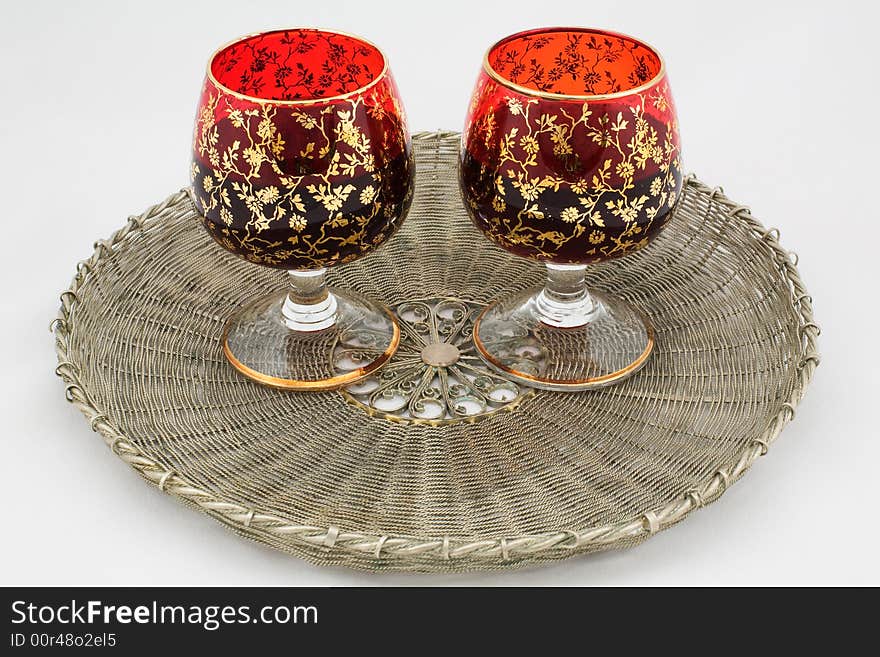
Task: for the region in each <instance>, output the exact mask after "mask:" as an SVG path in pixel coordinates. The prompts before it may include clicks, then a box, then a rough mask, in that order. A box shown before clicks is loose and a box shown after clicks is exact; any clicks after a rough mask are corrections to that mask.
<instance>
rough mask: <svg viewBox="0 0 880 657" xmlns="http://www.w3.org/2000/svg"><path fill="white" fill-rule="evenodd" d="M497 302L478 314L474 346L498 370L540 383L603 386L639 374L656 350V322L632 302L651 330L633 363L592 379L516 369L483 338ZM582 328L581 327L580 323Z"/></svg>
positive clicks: (576, 387) (582, 387) (559, 387)
mask: <svg viewBox="0 0 880 657" xmlns="http://www.w3.org/2000/svg"><path fill="white" fill-rule="evenodd" d="M495 303H497V302H493V303H490V304H489V305H487V306H486V307H485V308H484V309H483V312H481V313H480V315H479V317H477V319H476V321H475V322H474V333H473V339H474V346H475V347H476V348H477V351H478V352H479V353H480V355H481V356H482V357H483V358H484V359H485V361H486V362H487V363H488V364H489V365H490V366H491V367H493V368H495V369H496V371H499V372H503V373H505V374H508V375H510V376H512V377H514V378H516V379H519V380H521V381H532V382H534V383H536V384H544V385H547V386H553V387H554V389H556V390H564V389H569V390H586V389H589V388H594V387H595V388H601V387H602V386H606V385H610V384H612V383H614V382H616V381H620V380H621V379H625V378H627V377H628V376H630V375H632V374H635V373H636V372H637V371H639V370H640V369H641V368H642V366H644V365H645V363H647V362H648V357H649V356H650V355H651V352H652V351H654V345H655V344H656V339H655V333H654V325H653V324H652V323H651V320H649V319H648V316H647V315H646V314H645V313H643V312H642V311H641V310H639V309H638V308H636V307H635V306H631V307H632V309H633V310H634V311H635V312H636V314H637V315H638V317H639V319H641V320H642V322H643V323H644V325H645V330H646V331H647V334H648V335H647V337H648V343H647V345H646V346H645V349H644V351H642V353H641V354H639V356H638V357H637V358H636V359H635V360H633V361H632V362H631V363H630V364H629V365H627V366H626V367H623V368H621V369H619V370H617V371H615V372H609V373H608V374H603V375H602V376H597V377H593V378H590V379H548V378H544V377H540V376H534V375H532V374H527V373H526V372H520V371H518V370H515V369H512V368H510V367H508V366H506V365H504V364H502V363H501V362H499V361H498V360H496V359H495V358H494V357H493V356H492V354H491V352H490V351H489V350H488V349H486V345H484V344H483V341H482V340H480V324H481V323H482V321H483V317H484V316H485V315H486V313H487V312H489V311H490V310H491V309H492V308H493V307H494V306H495ZM547 328H548V329H552V330H554V331H569V330H571V329H567V328H561V327H556V326H548V327H547ZM578 328H579V327H578Z"/></svg>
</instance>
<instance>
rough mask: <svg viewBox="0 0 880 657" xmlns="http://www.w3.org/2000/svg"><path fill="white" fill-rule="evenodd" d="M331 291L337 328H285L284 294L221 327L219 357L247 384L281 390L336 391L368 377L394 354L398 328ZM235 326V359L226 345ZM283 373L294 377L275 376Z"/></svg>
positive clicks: (375, 307) (370, 306) (375, 310)
mask: <svg viewBox="0 0 880 657" xmlns="http://www.w3.org/2000/svg"><path fill="white" fill-rule="evenodd" d="M332 292H333V294H334V296H336V299H337V302H338V304H339V309H338V318H337V323H336V324H335V325H333V326H331V327H329V328H326V329H323V330H321V331H314V332H305V331H292V330H290V329H287V328H286V326H285V325H284V323H283V322H284V320H283V316H282V313H281V304H282V303H283V300H284V298H285V297H286V294H287V292H286V291H282V292H276V293H274V294H270V295H267V296H265V297H261V298H260V299H257V300H256V301H253V302H251V303H250V304H248V305H247V306H245V307H243V308H242V309H240V310H239V311H237V312H236V313H235V314H233V315H232V316H231V317H230V318H229V320H228V321H227V322H226V326H225V327H224V329H223V339H222V342H223V355H224V356H226V359H227V360H228V361H229V363H230V364H231V365H232V366H233V367H234V368H235V369H236V370H238V371H239V372H241V373H242V374H243V375H244V376H246V377H248V378H249V379H252V380H254V381H256V382H258V383H260V384H262V385H265V386H269V387H272V388H279V389H282V390H294V391H307V392H322V391H328V390H337V389H339V388H342V387H345V386H348V385H352V384H354V383H357V382H358V381H360V380H362V379H364V378H366V377H368V376H369V375H370V374H372V373H373V372H375V371H376V370H378V369H379V368H380V367H382V366H383V365H385V364H386V363H387V362H388V361H389V360H390V358H391V357H392V356H393V355H394V353H395V352H396V351H397V348H398V346H399V344H400V325H399V324H398V323H397V320H396V319H395V317H394V315H392V314H391V313H390V312H389V311H388V309H386V308H384V307H383V306H381V305H379V304H375V303H373V302H371V301H369V300H367V299H364V298H363V297H360V296H357V295H354V294H352V293H350V292H347V291H340V290H333V291H332ZM377 320H378V321H377ZM236 327H242V330H241V331H239V332H238V335H237V336H236V337H235V341H236V342H237V343H238V355H236V349H235V348H234V347H233V346H232V345H231V344H230V342H231V339H230V335H231V333H232V332H233V330H234V329H235V328H236ZM248 332H249V333H250V334H251V335H252V336H253V337H249V336H248ZM285 342H286V344H284V343H285ZM243 351H245V352H249V353H248V356H245V355H244V354H242V352H243ZM282 351H283V355H280V354H281V352H282ZM244 360H249V361H250V363H249V364H248V363H245V362H244ZM257 361H259V362H261V363H262V364H263V367H262V368H259V369H258V365H257ZM357 363H363V364H362V365H360V366H357ZM261 369H262V370H263V371H261ZM285 369H287V370H288V371H289V372H290V373H292V374H295V375H296V376H279V374H281V371H282V370H285ZM266 370H269V371H266Z"/></svg>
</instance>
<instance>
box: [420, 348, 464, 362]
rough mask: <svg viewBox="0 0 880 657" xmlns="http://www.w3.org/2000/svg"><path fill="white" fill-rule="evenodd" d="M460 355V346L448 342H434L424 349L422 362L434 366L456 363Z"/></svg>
mask: <svg viewBox="0 0 880 657" xmlns="http://www.w3.org/2000/svg"><path fill="white" fill-rule="evenodd" d="M460 356H461V352H460V351H459V350H458V347H456V346H455V345H454V344H449V343H448V342H432V343H431V344H429V345H427V346H426V347H425V348H424V349H422V362H423V363H424V364H425V365H432V366H434V367H449V366H450V365H455V364H456V363H457V362H458V359H459V357H460Z"/></svg>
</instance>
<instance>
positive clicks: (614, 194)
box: [461, 28, 682, 264]
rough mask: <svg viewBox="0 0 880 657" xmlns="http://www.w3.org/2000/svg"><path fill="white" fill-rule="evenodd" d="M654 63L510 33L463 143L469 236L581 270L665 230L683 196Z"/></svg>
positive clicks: (671, 121)
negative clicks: (477, 232) (478, 234)
mask: <svg viewBox="0 0 880 657" xmlns="http://www.w3.org/2000/svg"><path fill="white" fill-rule="evenodd" d="M681 184H682V176H681V159H680V155H679V136H678V122H677V120H676V115H675V107H674V105H673V101H672V95H671V93H670V89H669V82H668V80H667V77H666V72H665V70H664V68H663V63H662V59H661V58H660V56H659V55H658V54H657V53H656V52H655V51H654V50H652V49H651V48H649V47H648V46H646V45H645V44H643V43H641V42H639V41H637V40H635V39H633V38H631V37H627V36H624V35H619V34H613V33H610V32H605V31H601V30H591V29H579V28H550V29H542V30H533V31H530V32H523V33H520V34H516V35H513V36H510V37H507V38H506V39H503V40H502V41H500V42H498V43H497V44H495V45H494V46H493V47H492V48H491V49H490V50H489V52H488V53H487V55H486V58H485V60H484V64H483V69H482V71H481V72H480V75H479V78H478V80H477V84H476V87H475V89H474V93H473V96H472V100H471V104H470V108H469V111H468V115H467V120H466V124H465V132H464V135H463V137H462V151H461V186H462V192H463V196H464V199H465V202H466V204H467V206H468V208H469V210H470V213H471V216H472V218H473V220H474V222H475V223H476V224H477V226H478V227H479V228H480V229H481V230H482V231H483V232H484V233H485V234H486V235H488V236H489V237H490V238H491V239H492V240H493V241H495V242H496V243H498V244H499V245H500V246H502V247H504V248H506V249H508V250H510V251H513V252H515V253H517V254H519V255H522V256H525V257H529V258H535V259H539V260H543V261H547V262H553V263H559V264H589V263H593V262H598V261H602V260H607V259H610V258H614V257H618V256H621V255H624V254H627V253H630V252H632V251H634V250H636V249H638V248H641V247H643V246H645V245H646V244H648V242H649V241H650V240H651V239H653V238H654V237H655V236H656V235H657V233H659V232H660V230H662V228H663V227H664V225H665V224H666V222H667V221H668V219H669V218H670V216H671V211H672V208H673V207H674V206H675V203H676V200H677V199H678V197H679V195H680V193H681Z"/></svg>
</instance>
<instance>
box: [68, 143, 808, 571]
mask: <svg viewBox="0 0 880 657" xmlns="http://www.w3.org/2000/svg"><path fill="white" fill-rule="evenodd" d="M414 143H415V150H416V156H417V191H416V196H415V201H414V204H413V208H412V211H411V213H410V215H409V218H408V219H407V221H406V223H405V224H404V227H403V228H402V229H401V230H400V232H399V233H398V234H397V235H396V236H395V237H394V238H393V239H391V240H390V241H389V242H388V243H387V244H386V245H384V246H383V247H382V248H381V249H379V251H378V252H377V253H375V254H374V255H371V256H369V257H367V258H365V259H363V260H361V261H358V262H355V263H352V264H350V265H347V266H345V267H341V268H338V269H337V270H333V271H332V279H333V281H334V282H335V283H336V284H337V285H341V286H345V287H349V288H352V289H354V290H357V291H358V292H361V293H364V294H368V295H371V296H372V297H374V298H377V299H379V300H381V301H383V302H385V303H386V304H388V305H389V306H392V307H393V308H395V309H396V310H397V311H398V312H399V313H400V314H401V315H402V316H403V319H404V329H405V330H404V339H403V345H402V347H401V351H400V354H399V355H398V356H396V358H397V364H398V369H397V374H395V373H394V368H393V367H392V366H394V365H395V361H392V363H391V364H390V365H389V366H388V367H389V368H391V369H390V370H389V372H391V373H390V374H389V373H386V374H385V375H384V378H382V379H380V380H378V382H374V387H375V385H379V384H382V385H385V384H388V389H389V390H397V391H398V393H400V391H403V393H404V396H406V395H410V396H412V395H416V396H418V397H419V400H420V403H418V404H415V405H414V406H408V407H405V408H402V409H394V408H389V407H388V401H389V399H392V398H393V397H394V395H388V394H379V395H376V394H373V393H375V390H374V391H372V392H371V391H370V390H365V389H358V390H355V391H354V392H330V393H317V394H302V393H301V394H297V393H290V392H283V391H278V390H272V389H269V388H265V387H261V386H259V385H257V384H254V383H252V382H251V381H249V380H247V379H245V378H243V377H242V376H241V375H239V374H238V373H237V372H236V371H235V370H233V369H232V368H231V367H230V366H229V365H228V364H227V363H226V361H225V359H224V357H223V355H222V352H221V346H220V335H221V331H222V329H223V324H224V320H225V318H226V317H227V316H228V315H229V314H230V313H231V312H232V311H234V310H235V309H236V308H237V307H239V306H240V305H241V304H242V303H243V302H244V301H246V300H247V299H249V298H251V297H253V296H254V295H256V294H258V293H262V292H265V291H268V290H271V289H273V288H278V287H280V286H282V285H283V284H284V274H283V272H277V271H273V270H270V269H267V268H261V267H256V266H253V265H249V264H247V263H245V262H243V261H240V260H238V259H236V258H235V257H233V256H231V255H229V254H227V253H226V252H225V251H223V250H222V249H220V248H219V247H217V246H215V244H214V243H213V242H212V241H211V239H210V237H209V236H208V235H207V233H206V232H205V231H204V229H203V228H202V227H201V226H200V225H199V223H198V222H197V221H196V219H195V214H194V210H193V208H192V206H191V204H190V201H189V200H188V199H187V197H186V195H185V194H183V193H178V194H175V195H173V196H171V197H170V198H169V199H167V200H166V201H164V202H163V203H160V204H159V205H157V206H155V207H153V208H150V209H149V210H147V212H145V213H144V214H142V215H140V216H137V217H132V218H130V219H129V221H128V224H127V225H126V226H124V227H123V228H121V229H120V230H118V231H117V232H116V233H114V234H113V235H112V236H111V237H110V238H109V239H108V240H106V241H100V242H98V243H97V244H96V249H95V252H94V254H93V255H92V256H91V257H90V258H89V259H88V260H86V261H84V262H82V263H80V265H79V266H78V268H77V273H76V276H75V278H74V279H73V282H72V284H71V287H70V289H69V290H67V291H65V292H64V293H63V294H62V295H61V310H60V314H59V316H58V318H57V319H56V320H55V322H54V323H53V327H54V330H55V339H56V349H57V353H58V359H59V364H58V368H57V373H58V374H59V375H60V376H61V377H62V378H63V380H64V382H65V384H66V386H67V387H66V391H67V398H68V400H69V401H71V402H72V403H74V404H75V405H76V406H77V407H78V408H79V409H80V410H81V411H82V412H83V414H84V415H85V416H86V418H87V420H88V421H89V423H90V424H91V427H92V428H93V429H94V430H96V431H97V432H98V433H100V435H101V436H103V438H104V439H105V440H106V441H107V443H108V445H109V446H110V447H111V449H112V450H113V452H114V453H115V454H116V455H118V456H119V457H120V458H121V459H122V460H123V461H125V462H126V463H128V464H129V465H130V466H131V467H133V468H134V469H135V470H136V471H137V472H139V473H140V474H141V475H142V476H143V477H144V478H145V479H146V480H147V481H149V482H150V483H152V484H154V485H156V486H159V487H160V488H161V489H162V490H163V491H165V492H166V493H168V494H170V495H173V496H175V497H177V498H178V499H180V500H182V501H183V502H185V503H187V504H189V505H191V506H193V507H195V508H197V509H199V510H201V511H203V512H205V513H207V514H209V515H211V516H213V517H214V518H216V519H217V520H219V521H221V522H222V523H224V524H226V525H228V526H229V527H231V528H232V529H233V530H234V531H236V532H238V533H239V534H242V535H245V536H247V537H249V538H252V539H255V540H257V541H260V542H262V543H265V544H268V545H270V546H272V547H275V548H278V549H281V550H285V551H288V552H291V553H294V554H296V555H299V556H301V557H303V558H305V559H307V560H309V561H311V562H315V563H319V564H340V565H345V566H351V567H356V568H363V569H372V570H413V571H455V570H476V569H497V568H510V567H516V566H519V565H522V564H526V563H534V562H542V561H551V560H556V559H561V558H564V557H569V556H572V555H575V554H580V553H585V552H592V551H597V550H604V549H609V548H616V547H623V546H630V545H634V544H636V543H638V542H640V541H642V540H643V539H645V538H647V537H649V536H651V535H652V534H654V533H655V532H657V531H660V530H662V529H665V528H667V527H669V526H671V525H673V524H675V523H676V522H678V521H680V520H681V519H683V518H684V517H685V516H687V515H688V514H689V513H690V512H691V511H693V510H694V509H697V508H699V507H700V506H702V505H704V504H707V503H709V502H712V501H713V500H715V499H717V498H718V497H719V496H720V495H721V494H722V493H723V492H724V491H725V489H726V488H727V487H728V486H729V485H731V484H732V483H733V482H734V481H736V480H737V479H738V478H739V477H740V476H741V475H742V474H743V473H744V472H745V471H746V470H747V469H748V468H749V466H750V465H751V464H752V463H753V462H754V461H755V460H756V459H757V458H758V457H759V456H761V455H762V454H765V453H766V451H767V448H768V446H769V445H770V444H771V443H772V442H773V440H774V439H775V438H776V436H777V435H778V434H779V432H780V430H781V429H782V427H783V426H784V425H785V424H786V423H787V422H788V421H790V420H791V419H792V418H793V416H794V412H795V405H796V404H797V402H798V401H799V399H800V398H801V395H802V394H803V392H804V389H805V387H806V385H807V383H808V382H809V380H810V377H811V375H812V373H813V371H814V369H815V367H816V366H817V364H818V356H817V353H816V335H817V333H818V327H817V326H816V325H815V324H814V323H813V320H812V310H811V305H810V298H809V296H808V295H807V292H806V290H805V289H804V286H803V284H802V282H801V280H800V277H799V276H798V272H797V269H796V267H795V265H796V262H795V258H794V257H793V256H792V255H791V254H789V253H788V252H787V251H786V250H785V249H783V248H782V247H781V246H780V245H779V242H778V233H777V232H776V231H773V230H770V231H768V230H766V229H765V228H764V227H763V226H761V224H760V223H758V222H757V221H756V220H755V219H753V218H752V217H751V216H750V214H749V212H748V210H747V209H746V208H744V207H742V206H740V205H737V204H736V203H733V202H731V201H730V200H728V199H727V198H725V197H724V195H723V194H722V193H721V192H720V190H717V189H716V190H712V189H710V188H708V187H706V186H704V185H703V184H702V183H700V182H698V181H697V180H696V179H694V178H690V179H688V181H687V184H686V189H685V193H684V196H683V197H682V200H681V202H680V206H679V209H678V210H677V213H676V216H675V218H674V220H673V221H672V222H671V224H670V226H669V227H668V228H667V229H666V231H665V232H664V233H663V234H662V235H661V236H660V237H659V238H658V239H657V240H656V242H654V243H653V244H652V245H651V246H650V247H649V248H647V249H645V250H643V251H641V252H639V253H636V254H634V255H632V256H628V257H626V258H623V259H621V260H618V261H614V262H610V263H606V264H603V265H597V266H593V267H590V268H588V269H589V273H588V277H589V282H590V283H591V284H592V285H593V286H595V287H596V288H598V289H603V290H608V291H612V292H614V293H616V294H619V295H621V296H623V297H624V298H626V299H628V300H630V301H631V302H633V303H634V304H636V305H637V306H638V307H640V308H642V309H643V310H644V311H645V312H647V314H648V315H649V316H650V317H651V318H652V320H653V322H654V324H655V327H656V330H657V347H656V351H655V354H654V355H653V356H652V358H651V359H650V361H649V362H648V364H647V366H646V367H645V368H644V369H643V370H641V371H640V372H639V373H638V374H636V375H635V376H634V377H632V378H631V379H629V380H627V381H626V382H624V383H622V384H620V385H616V386H613V387H610V388H607V389H602V390H596V391H590V392H583V393H554V392H545V391H540V392H533V391H526V390H523V389H519V388H516V387H515V386H514V387H513V388H510V387H509V386H506V384H505V383H504V381H503V380H497V379H492V378H491V377H489V378H485V377H484V378H481V376H480V375H479V373H478V374H477V375H474V376H473V377H471V378H468V381H466V383H467V382H469V383H470V384H472V386H471V388H469V389H473V390H477V391H482V393H484V396H483V397H480V395H479V394H477V395H471V397H474V398H475V399H471V401H472V402H473V403H475V404H476V410H475V411H474V412H473V414H471V411H469V410H467V409H465V410H461V409H458V410H456V408H457V407H456V408H452V409H451V410H450V406H449V405H447V406H444V400H445V399H446V396H445V395H447V393H448V388H449V386H450V385H453V384H451V383H449V381H448V380H445V382H446V385H445V387H444V386H443V385H438V384H437V380H436V379H432V380H431V381H430V382H429V383H428V384H426V385H424V386H422V388H421V389H419V390H414V389H413V387H412V386H410V387H407V386H406V385H405V381H404V383H403V384H401V381H400V380H396V379H395V377H397V378H398V379H401V377H402V376H403V375H401V374H400V371H401V368H402V369H404V370H405V369H407V368H406V367H403V365H400V364H401V363H403V364H404V365H406V363H407V359H409V360H410V361H415V359H414V358H413V354H417V353H418V349H419V340H420V337H419V336H420V330H416V329H419V326H421V329H424V328H425V326H429V325H431V322H434V324H433V325H434V326H438V325H440V326H447V328H448V327H449V326H450V325H451V324H450V322H451V323H452V324H455V325H456V326H457V327H458V328H456V329H455V335H454V337H453V338H451V339H454V340H455V341H456V342H457V343H458V344H459V345H460V347H461V349H462V352H463V353H468V349H469V348H470V347H469V333H468V328H467V327H468V321H469V320H470V318H471V317H472V315H471V313H472V312H475V311H476V310H478V309H479V308H480V306H481V304H484V303H485V302H487V301H489V300H491V299H493V298H495V297H497V296H498V295H500V294H502V293H505V292H510V291H513V290H517V289H521V288H524V287H526V286H531V285H535V284H538V283H540V281H541V279H542V268H541V267H540V266H539V265H537V264H536V263H532V262H528V261H526V260H524V259H521V258H517V257H514V256H512V255H510V254H508V253H506V252H505V251H502V250H500V249H498V248H496V247H494V246H493V245H492V244H490V242H489V241H488V240H487V239H486V238H485V237H483V236H482V235H481V234H480V233H478V232H477V231H476V229H475V228H473V226H472V225H471V223H470V221H469V220H468V219H467V217H466V214H465V212H464V209H463V207H462V204H461V201H460V198H459V194H458V184H457V173H456V166H457V165H456V162H457V160H456V154H457V148H458V135H457V134H454V133H442V134H441V133H431V134H419V135H416V136H415V138H414ZM411 300H427V301H425V302H421V301H419V302H417V303H416V304H404V306H401V305H400V304H401V303H402V302H405V301H411ZM419 313H422V315H421V317H420V316H419ZM422 320H424V321H422ZM407 322H409V323H407ZM444 322H445V324H444ZM410 365H412V367H417V364H413V363H410ZM410 369H411V368H410ZM466 378H467V377H466ZM403 379H405V377H403ZM367 388H369V386H367ZM398 396H399V395H398ZM383 404H384V406H383ZM392 405H393V404H392ZM452 406H455V405H454V404H453V405H452ZM465 406H466V404H465ZM472 410H473V409H472ZM444 413H445V415H444ZM459 415H463V416H464V417H459ZM425 418H427V419H425ZM431 418H433V419H431Z"/></svg>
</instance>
